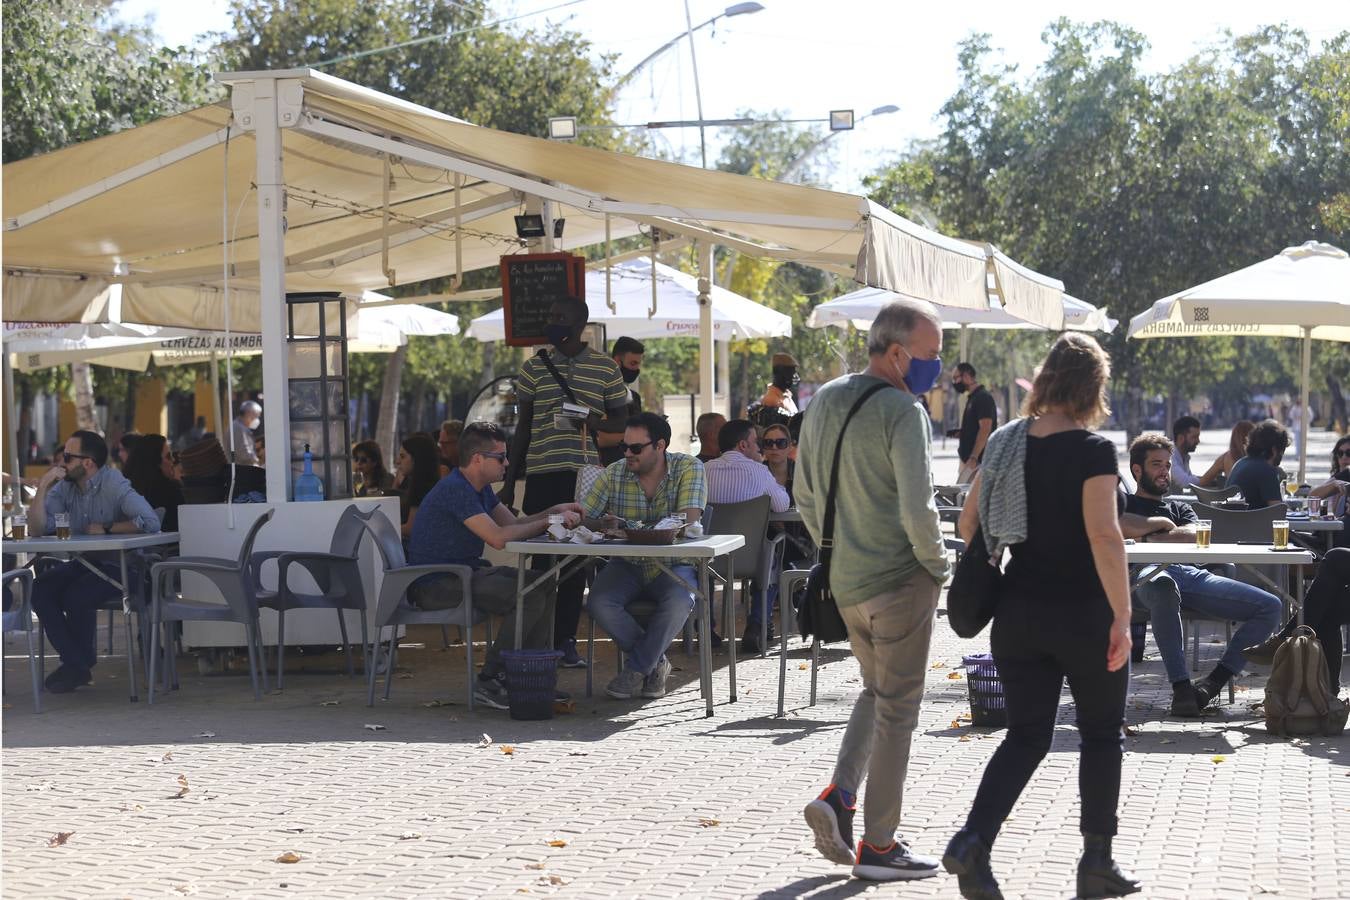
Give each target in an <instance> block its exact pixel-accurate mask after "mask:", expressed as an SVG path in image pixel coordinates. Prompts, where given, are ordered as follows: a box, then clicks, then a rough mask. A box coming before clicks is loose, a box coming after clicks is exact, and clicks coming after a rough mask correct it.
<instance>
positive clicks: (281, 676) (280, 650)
mask: <svg viewBox="0 0 1350 900" xmlns="http://www.w3.org/2000/svg"><path fill="white" fill-rule="evenodd" d="M338 615H339V616H341V615H342V611H341V610H339V611H338ZM259 643H260V644H261V643H262V642H261V641H259ZM265 658H266V657H264V659H265ZM285 681H286V607H285V605H284V604H283V605H278V606H277V690H279V691H280V690H283V689H284V685H285Z"/></svg>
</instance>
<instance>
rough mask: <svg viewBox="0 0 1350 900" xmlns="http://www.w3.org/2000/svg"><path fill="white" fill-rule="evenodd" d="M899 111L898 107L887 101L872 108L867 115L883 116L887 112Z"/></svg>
mask: <svg viewBox="0 0 1350 900" xmlns="http://www.w3.org/2000/svg"><path fill="white" fill-rule="evenodd" d="M899 111H900V107H898V106H896V105H895V104H894V103H887V104H886V105H885V106H878V107H877V108H876V109H874V110H872V111H871V112H870V113H868V115H869V116H884V115H887V114H889V113H896V112H899Z"/></svg>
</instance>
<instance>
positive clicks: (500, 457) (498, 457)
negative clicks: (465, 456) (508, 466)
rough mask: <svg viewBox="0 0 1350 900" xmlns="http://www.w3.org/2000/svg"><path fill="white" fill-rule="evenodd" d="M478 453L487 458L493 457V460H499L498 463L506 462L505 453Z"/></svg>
mask: <svg viewBox="0 0 1350 900" xmlns="http://www.w3.org/2000/svg"><path fill="white" fill-rule="evenodd" d="M480 455H482V456H486V457H487V458H488V459H495V460H496V461H497V462H499V463H504V462H506V454H505V453H483V454H480Z"/></svg>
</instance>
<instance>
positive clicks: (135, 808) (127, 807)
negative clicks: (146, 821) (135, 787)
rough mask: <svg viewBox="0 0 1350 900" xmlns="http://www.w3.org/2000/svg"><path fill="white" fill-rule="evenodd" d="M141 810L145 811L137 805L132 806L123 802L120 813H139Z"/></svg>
mask: <svg viewBox="0 0 1350 900" xmlns="http://www.w3.org/2000/svg"><path fill="white" fill-rule="evenodd" d="M143 809H145V807H144V806H141V805H140V804H139V803H135V804H132V803H127V802H126V801H125V800H123V801H122V812H140V811H141V810H143Z"/></svg>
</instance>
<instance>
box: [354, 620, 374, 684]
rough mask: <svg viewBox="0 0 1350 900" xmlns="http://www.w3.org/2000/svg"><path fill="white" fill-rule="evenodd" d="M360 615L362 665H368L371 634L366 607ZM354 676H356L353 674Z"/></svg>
mask: <svg viewBox="0 0 1350 900" xmlns="http://www.w3.org/2000/svg"><path fill="white" fill-rule="evenodd" d="M360 616H361V665H363V666H368V665H370V658H369V655H368V654H369V652H370V650H369V648H370V634H369V626H367V625H366V611H365V610H364V609H363V610H361V611H360ZM352 677H355V676H354V675H353V676H352Z"/></svg>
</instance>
